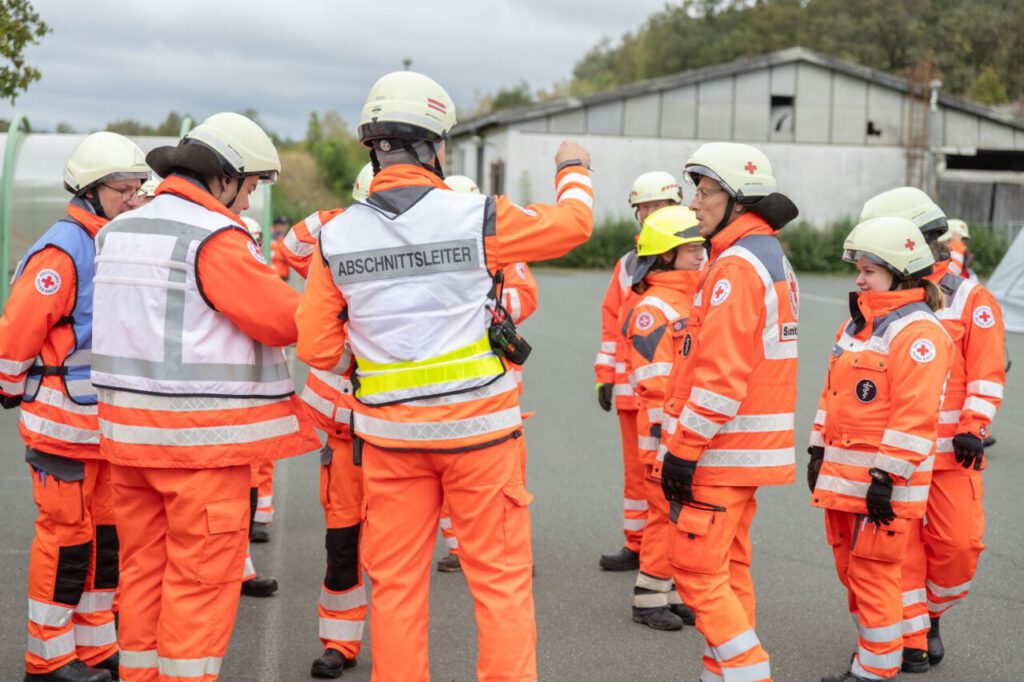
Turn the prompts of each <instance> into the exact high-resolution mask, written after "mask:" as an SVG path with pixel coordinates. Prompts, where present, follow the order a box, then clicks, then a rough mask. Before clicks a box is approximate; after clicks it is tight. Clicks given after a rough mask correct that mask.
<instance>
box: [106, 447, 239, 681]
mask: <svg viewBox="0 0 1024 682" xmlns="http://www.w3.org/2000/svg"><path fill="white" fill-rule="evenodd" d="M111 466H112V470H113V482H114V493H115V495H116V496H117V500H118V502H117V506H116V510H115V511H116V513H117V523H118V530H119V532H120V534H121V551H122V575H123V576H124V580H123V588H122V593H121V601H120V627H119V632H118V639H119V643H120V645H121V679H122V680H124V682H152V681H158V682H186V681H187V682H212V681H213V680H216V679H217V676H218V674H219V671H220V666H221V661H222V659H223V657H224V654H225V652H226V651H227V648H228V640H229V639H230V638H231V630H232V628H233V627H234V623H235V616H236V612H237V610H238V600H239V596H240V593H241V579H242V565H243V562H244V561H245V554H246V546H247V542H248V537H249V465H246V464H242V465H235V466H228V467H220V468H214V469H157V468H142V467H130V466H121V465H116V464H115V465H111Z"/></svg>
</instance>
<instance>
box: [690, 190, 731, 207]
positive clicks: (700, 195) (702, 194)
mask: <svg viewBox="0 0 1024 682" xmlns="http://www.w3.org/2000/svg"><path fill="white" fill-rule="evenodd" d="M724 191H725V190H724V189H706V188H704V187H698V188H697V191H696V192H695V193H694V197H695V198H696V199H697V203H698V204H703V203H704V202H705V201H707V198H708V197H710V196H713V195H715V194H718V193H719V192H724Z"/></svg>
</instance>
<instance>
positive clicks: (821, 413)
mask: <svg viewBox="0 0 1024 682" xmlns="http://www.w3.org/2000/svg"><path fill="white" fill-rule="evenodd" d="M825 417H826V414H825V410H818V411H817V412H815V413H814V423H815V424H816V425H818V426H824V425H825Z"/></svg>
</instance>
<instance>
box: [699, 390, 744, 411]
mask: <svg viewBox="0 0 1024 682" xmlns="http://www.w3.org/2000/svg"><path fill="white" fill-rule="evenodd" d="M690 400H692V401H693V402H694V403H696V404H697V405H700V406H701V407H703V408H704V409H705V410H711V411H712V412H717V413H718V414H722V415H725V416H726V417H735V416H736V413H737V412H739V409H740V401H738V400H733V399H732V398H727V397H725V396H724V395H719V394H718V393H715V392H714V391H709V390H707V389H705V388H695V389H693V391H692V392H691V393H690Z"/></svg>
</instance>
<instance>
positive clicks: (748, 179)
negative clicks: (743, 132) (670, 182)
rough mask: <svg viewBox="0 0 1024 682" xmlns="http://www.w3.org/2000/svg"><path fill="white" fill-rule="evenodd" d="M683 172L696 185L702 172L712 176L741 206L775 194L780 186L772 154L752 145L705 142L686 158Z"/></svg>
mask: <svg viewBox="0 0 1024 682" xmlns="http://www.w3.org/2000/svg"><path fill="white" fill-rule="evenodd" d="M683 172H684V173H685V174H686V175H687V177H689V178H690V179H691V180H692V181H693V184H694V185H697V184H698V183H699V182H700V176H702V175H703V176H707V177H709V178H711V179H712V180H714V181H715V182H717V183H718V184H719V185H721V186H722V189H724V190H725V191H726V192H728V193H729V196H731V197H732V198H733V199H735V200H736V203H738V204H740V205H743V204H750V203H754V202H755V201H757V200H758V199H761V198H762V197H766V196H768V195H769V194H773V193H775V191H776V188H777V185H776V182H775V174H774V173H773V172H772V165H771V163H769V162H768V157H767V156H765V155H764V153H763V152H762V151H761V150H760V149H757V148H756V147H751V146H750V145H749V144H739V143H736V142H708V143H707V144H702V145H701V146H700V147H698V148H697V151H695V152H694V153H693V156H691V157H690V158H689V159H688V160H687V161H686V166H685V167H684V169H683Z"/></svg>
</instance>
